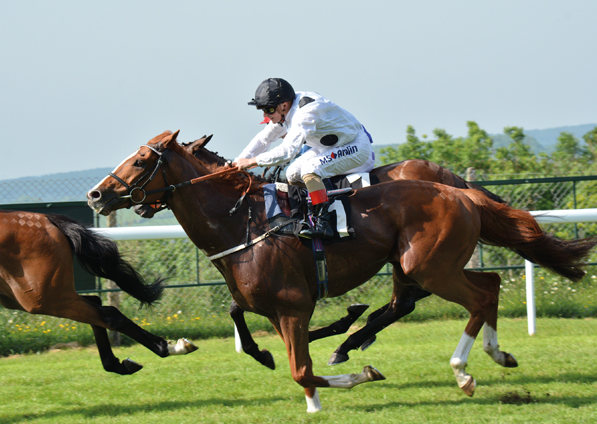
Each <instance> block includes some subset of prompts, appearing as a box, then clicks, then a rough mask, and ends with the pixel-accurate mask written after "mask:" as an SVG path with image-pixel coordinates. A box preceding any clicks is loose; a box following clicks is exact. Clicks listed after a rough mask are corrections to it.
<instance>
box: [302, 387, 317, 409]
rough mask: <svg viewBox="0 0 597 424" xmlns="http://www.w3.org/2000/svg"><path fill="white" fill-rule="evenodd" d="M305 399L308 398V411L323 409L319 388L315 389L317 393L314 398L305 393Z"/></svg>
mask: <svg viewBox="0 0 597 424" xmlns="http://www.w3.org/2000/svg"><path fill="white" fill-rule="evenodd" d="M305 399H306V400H307V412H319V411H321V402H320V401H319V393H317V389H315V394H314V395H313V397H312V398H310V397H309V396H307V395H306V394H305Z"/></svg>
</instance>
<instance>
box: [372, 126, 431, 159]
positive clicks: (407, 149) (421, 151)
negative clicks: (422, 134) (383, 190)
mask: <svg viewBox="0 0 597 424" xmlns="http://www.w3.org/2000/svg"><path fill="white" fill-rule="evenodd" d="M380 153H381V154H382V155H383V156H381V162H382V163H384V164H386V163H394V162H400V161H401V160H406V159H425V160H430V158H431V146H430V145H429V143H427V142H425V141H421V140H420V139H419V138H418V137H417V136H416V134H415V129H414V128H413V127H412V126H410V125H409V126H408V127H407V128H406V143H402V144H399V145H398V148H393V147H385V148H383V149H381V150H380Z"/></svg>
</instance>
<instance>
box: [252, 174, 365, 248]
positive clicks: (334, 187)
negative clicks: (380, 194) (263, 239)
mask: <svg viewBox="0 0 597 424" xmlns="http://www.w3.org/2000/svg"><path fill="white" fill-rule="evenodd" d="M323 183H324V185H325V186H326V189H327V194H328V198H329V199H330V202H331V206H330V208H329V211H330V221H331V222H330V223H331V224H332V228H334V239H332V240H330V241H331V242H333V241H335V240H338V239H342V238H345V237H350V238H353V237H355V234H354V230H353V229H352V226H351V225H350V203H349V202H348V194H350V193H351V192H352V191H353V190H355V189H357V188H362V187H366V186H368V185H370V183H369V175H368V174H351V175H340V176H336V177H332V178H326V179H324V180H323ZM263 192H264V197H265V208H266V212H267V218H268V221H269V224H270V228H271V229H273V228H278V230H277V231H276V233H277V234H282V235H294V236H296V235H298V233H299V232H300V231H301V230H302V229H303V228H305V226H307V225H308V224H307V218H308V217H307V204H308V192H307V190H306V189H304V188H302V187H298V186H294V185H289V184H286V183H279V182H277V183H271V184H267V185H265V186H264V187H263ZM326 242H328V241H326Z"/></svg>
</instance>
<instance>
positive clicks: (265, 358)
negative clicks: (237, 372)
mask: <svg viewBox="0 0 597 424" xmlns="http://www.w3.org/2000/svg"><path fill="white" fill-rule="evenodd" d="M258 361H259V363H260V364H261V365H265V366H266V367H268V368H269V369H270V370H275V369H276V363H275V362H274V357H273V355H272V354H271V353H270V351H269V350H266V349H263V350H262V351H261V353H260V355H259V359H258Z"/></svg>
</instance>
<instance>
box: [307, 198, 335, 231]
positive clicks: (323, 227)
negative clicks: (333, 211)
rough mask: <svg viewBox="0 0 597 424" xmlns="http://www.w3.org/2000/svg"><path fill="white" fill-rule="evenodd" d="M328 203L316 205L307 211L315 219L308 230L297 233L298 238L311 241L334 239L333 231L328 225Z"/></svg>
mask: <svg viewBox="0 0 597 424" xmlns="http://www.w3.org/2000/svg"><path fill="white" fill-rule="evenodd" d="M329 208H330V202H323V203H318V204H317V205H313V206H312V209H311V210H310V211H309V212H310V214H311V215H312V216H313V217H314V218H315V224H314V225H313V226H312V227H310V228H305V229H304V230H302V231H301V232H300V233H299V236H301V237H305V238H309V239H313V238H322V239H330V238H334V229H333V228H332V226H331V225H330V212H329V210H328V209H329Z"/></svg>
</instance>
